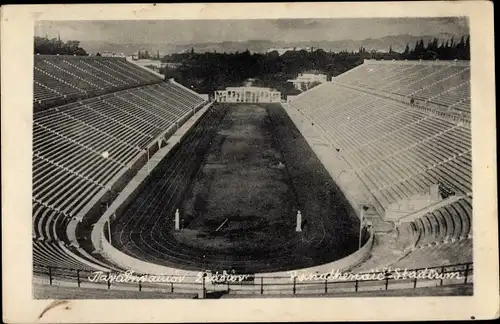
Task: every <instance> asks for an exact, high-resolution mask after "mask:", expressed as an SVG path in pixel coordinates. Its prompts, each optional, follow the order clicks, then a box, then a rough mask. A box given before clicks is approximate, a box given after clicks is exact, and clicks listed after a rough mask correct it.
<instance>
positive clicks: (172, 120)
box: [32, 57, 205, 270]
mask: <svg viewBox="0 0 500 324" xmlns="http://www.w3.org/2000/svg"><path fill="white" fill-rule="evenodd" d="M37 60H44V61H45V63H44V65H41V66H43V68H46V67H47V66H49V65H51V64H54V62H58V63H57V66H58V67H57V68H56V67H54V69H58V68H59V67H64V68H65V69H66V68H67V71H68V73H75V74H77V75H78V74H81V73H84V72H82V70H78V69H77V68H76V66H84V65H86V64H88V65H89V66H90V65H92V66H94V67H96V68H98V70H101V72H104V71H107V72H106V73H108V72H109V75H105V74H102V75H99V78H97V73H96V78H95V79H92V78H85V80H87V81H89V82H87V83H86V85H83V84H81V85H79V81H78V82H77V81H75V82H72V83H68V84H65V83H62V82H61V84H63V86H61V87H59V88H57V89H58V91H59V90H60V91H61V93H62V92H65V91H66V90H67V91H66V92H65V93H70V92H71V90H72V89H75V90H77V88H78V89H81V90H83V89H91V88H92V87H93V86H94V85H99V86H103V87H104V86H107V85H105V83H106V84H107V83H109V84H116V85H117V84H118V82H119V80H121V81H125V75H127V76H130V78H129V79H128V80H127V82H128V81H130V83H128V85H127V86H129V87H130V86H135V85H138V84H140V83H141V82H146V80H148V79H147V77H146V76H145V74H146V73H147V72H143V71H141V70H138V71H140V73H139V72H137V71H136V69H129V65H130V64H129V63H126V62H125V61H121V60H109V61H107V60H101V59H99V58H97V59H96V60H95V61H93V62H92V59H89V58H82V59H81V60H77V59H73V58H70V59H69V60H68V61H65V58H64V57H59V58H55V59H47V58H46V57H40V58H37ZM63 62H64V63H63ZM119 67H120V69H121V68H122V67H123V70H120V71H118V70H119ZM113 69H115V72H116V73H115V74H112V73H111V70H113ZM126 69H128V71H129V72H127V74H125V72H124V71H125V70H126ZM35 70H36V69H35ZM60 72H61V73H59V74H58V76H60V77H62V76H63V73H66V72H63V71H62V70H61V71H60ZM120 73H122V76H123V78H120V77H119V76H118V74H120ZM38 75H39V74H35V84H37V83H38V82H39V83H40V84H44V85H48V84H49V83H48V82H46V80H45V78H42V79H38V78H37V76H38ZM132 75H136V77H137V78H136V79H133V77H132ZM81 76H82V78H83V77H84V75H83V74H81ZM139 76H140V78H139ZM152 80H154V78H150V79H149V80H148V82H149V81H152ZM81 82H84V81H81ZM91 83H92V84H94V85H92V86H90V84H91ZM55 84H56V82H54V83H53V85H55ZM69 84H71V86H70V85H69ZM123 85H126V83H125V82H123ZM87 86H88V87H87ZM110 87H111V85H110ZM109 89H111V88H109ZM109 89H108V90H109ZM77 91H79V90H77ZM204 103H205V100H204V99H203V98H201V97H200V96H198V95H196V94H195V93H193V92H192V91H190V90H188V89H186V88H184V87H182V86H181V85H179V84H176V83H175V82H161V83H157V84H151V85H145V86H139V87H133V88H130V89H127V90H122V91H118V92H113V93H108V94H104V95H101V96H98V97H93V98H88V99H84V100H80V101H77V102H73V103H69V104H66V105H63V106H57V107H53V108H48V109H45V110H42V111H39V112H35V113H34V118H33V119H34V120H33V217H32V220H33V245H34V249H33V258H34V262H35V263H36V264H40V265H44V266H53V267H62V268H72V269H82V270H84V269H88V270H91V269H96V268H97V269H99V267H101V268H105V269H109V268H110V266H109V265H108V264H106V263H104V262H101V261H99V260H96V259H94V258H92V257H91V256H89V255H88V254H87V253H85V252H84V251H83V250H82V249H80V248H78V247H75V246H73V245H72V244H71V243H72V242H70V241H69V239H68V236H67V234H66V227H67V225H68V223H69V222H70V220H71V219H73V218H75V217H76V218H82V217H83V216H84V215H86V213H87V212H88V211H89V208H91V207H92V205H93V204H94V205H95V200H96V197H97V198H98V197H99V195H100V194H101V193H103V192H110V191H111V189H112V187H113V185H114V183H116V181H117V179H119V178H120V176H121V175H122V174H123V173H124V172H125V171H130V170H131V169H132V168H133V163H134V161H137V159H139V158H142V159H143V160H144V161H145V160H146V159H147V158H146V157H145V156H146V154H147V152H146V150H148V151H149V149H150V146H151V145H152V143H156V141H157V140H158V138H161V139H163V138H166V137H167V136H168V135H169V134H165V131H166V130H168V129H175V128H176V127H178V125H179V123H181V122H183V121H184V120H185V119H186V116H187V115H188V114H189V113H190V112H192V111H193V109H195V108H198V107H199V106H201V105H202V104H204ZM162 136H164V137H162ZM92 265H96V266H95V267H93V266H92ZM111 268H112V267H111Z"/></svg>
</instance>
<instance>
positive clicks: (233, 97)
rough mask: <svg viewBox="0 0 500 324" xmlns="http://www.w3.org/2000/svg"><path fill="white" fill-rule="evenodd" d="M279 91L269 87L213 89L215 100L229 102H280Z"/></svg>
mask: <svg viewBox="0 0 500 324" xmlns="http://www.w3.org/2000/svg"><path fill="white" fill-rule="evenodd" d="M280 100H281V93H280V92H279V91H276V90H273V89H270V88H260V87H228V88H226V90H217V91H215V101H217V102H230V103H238V102H244V103H272V102H280Z"/></svg>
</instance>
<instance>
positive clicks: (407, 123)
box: [32, 55, 473, 298]
mask: <svg viewBox="0 0 500 324" xmlns="http://www.w3.org/2000/svg"><path fill="white" fill-rule="evenodd" d="M33 86H34V88H33V93H34V96H33V108H34V113H33V117H34V118H33V195H32V206H33V214H32V226H33V263H34V266H33V272H34V290H33V291H34V295H35V297H36V298H53V297H54V296H63V297H61V298H96V297H95V296H102V298H116V297H117V296H125V297H123V298H159V296H163V297H161V298H198V297H199V296H201V297H204V298H205V297H206V298H219V297H221V296H223V295H224V296H226V297H228V296H229V297H231V296H238V297H242V296H252V297H257V296H260V295H268V296H270V295H279V296H283V295H285V296H286V295H295V294H297V295H299V294H300V295H303V296H306V295H310V296H325V295H328V296H356V295H358V296H365V295H366V294H369V295H370V296H377V295H381V296H382V295H391V292H392V295H398V294H400V295H402V294H403V293H402V292H404V295H405V296H407V295H411V294H414V295H426V294H431V295H440V294H450V295H453V294H471V293H472V289H471V287H472V286H471V285H472V273H473V263H472V198H473V197H472V161H471V128H470V120H471V109H470V66H469V63H468V62H464V61H375V60H365V61H364V63H363V64H361V65H359V66H357V67H355V68H353V69H351V70H349V71H347V72H345V73H342V74H340V75H338V76H336V77H334V78H332V80H331V81H329V82H325V83H322V84H320V85H318V86H316V87H314V88H312V89H310V90H308V91H305V92H303V93H301V94H300V95H298V96H296V97H294V98H292V99H291V100H289V101H288V102H286V103H285V102H282V103H272V104H255V103H248V102H245V103H234V104H222V103H214V102H208V101H207V100H205V99H204V98H205V97H204V96H201V95H199V94H197V93H195V92H194V91H192V90H191V89H189V88H187V87H184V86H183V85H181V84H179V83H177V82H175V81H174V80H162V79H161V78H159V77H158V76H157V75H155V74H153V73H150V72H148V71H147V69H144V68H143V67H141V66H138V65H135V64H134V63H133V62H130V61H127V60H125V59H123V58H115V57H95V56H65V55H34V79H33ZM238 107H240V108H238ZM223 127H226V128H223ZM259 127H261V128H259ZM256 129H257V130H258V131H259V132H260V133H258V134H257V135H258V136H257V135H255V134H256V133H255V132H256ZM262 129H263V130H262ZM231 131H234V132H238V134H239V136H240V137H238V138H236V137H234V136H233V135H231V134H232V133H231ZM221 132H222V133H223V135H221V136H222V139H221V137H220V136H219V135H217V134H220V133H221ZM252 132H254V133H252ZM262 134H264V135H262ZM270 134H272V135H270ZM217 136H219V137H217ZM245 136H246V137H247V138H243V139H242V138H241V137H245ZM266 136H267V137H268V139H266V138H265V137H266ZM217 141H220V143H221V142H224V141H225V142H224V143H229V144H227V145H233V144H234V143H236V144H234V145H243V146H238V148H237V149H234V151H230V152H229V153H228V152H227V151H224V150H218V151H217V150H215V149H213V145H215V144H213V143H219V142H217ZM241 141H244V143H243V144H241ZM245 141H246V142H245ZM266 141H267V142H266ZM220 143H219V144H220ZM217 145H218V144H217ZM220 145H222V144H220ZM221 147H222V146H221ZM241 147H245V149H241ZM225 148H227V147H225ZM244 150H246V151H244ZM259 150H262V152H263V153H262V152H260V151H259ZM261 153H262V154H261ZM259 154H261V155H259ZM257 155H258V156H257ZM256 156H257V157H256ZM253 158H255V160H251V159H253ZM241 161H243V162H241ZM248 161H254V162H252V163H253V164H251V163H250V162H248ZM255 161H257V162H255ZM262 161H264V162H262ZM268 161H272V162H273V163H274V164H272V167H269V168H267V169H266V170H267V171H266V172H267V173H263V174H264V175H262V174H261V173H259V172H262V171H261V169H263V168H262V166H261V165H259V164H263V163H271V162H268ZM238 163H240V164H238ZM244 163H247V164H246V165H245V164H244ZM224 167H225V168H228V169H227V170H229V171H227V170H226V171H224V170H223V171H220V172H221V173H217V172H219V171H217V170H219V169H220V168H224ZM245 167H247V168H248V170H250V171H248V172H249V174H246V173H245V171H239V170H240V168H245ZM307 167H309V168H312V169H314V170H319V171H314V172H313V171H310V173H307V172H308V171H306V170H307ZM230 168H232V169H230ZM259 168H260V169H259ZM268 169H269V170H268ZM199 170H202V171H199ZM231 170H233V171H231ZM234 170H237V171H234ZM242 170H243V169H242ZM200 172H201V173H200ZM224 172H226V173H224ZM230 172H237V173H238V175H239V176H240V178H237V179H240V181H239V182H238V183H235V182H234V181H233V182H231V186H229V188H230V189H231V190H233V191H221V190H222V189H224V188H223V187H224V186H226V187H227V186H228V185H227V183H226V184H224V183H220V182H203V181H208V180H204V179H205V178H203V177H206V178H209V177H212V178H214V177H216V176H217V175H219V176H221V177H222V176H223V175H224V174H227V173H230ZM241 179H245V180H241ZM255 179H257V180H255ZM210 181H212V180H210ZM257 181H261V182H259V183H257ZM266 181H267V182H266ZM270 181H279V183H280V187H272V186H271V184H272V183H271V182H270ZM204 183H210V184H212V183H213V185H212V186H209V189H210V190H208V189H207V190H205V189H203V188H202V189H200V188H201V187H202V184H204ZM281 183H284V185H283V184H281ZM245 186H247V187H252V190H257V192H259V193H260V192H265V191H264V190H267V191H268V192H269V190H275V191H273V192H275V193H276V195H273V194H269V195H264V194H263V195H262V196H266V197H261V196H259V199H260V200H259V201H257V202H256V201H255V200H254V198H253V197H249V198H245V197H243V195H244V194H246V191H245V190H244V189H242V188H241V187H245ZM261 187H262V188H261ZM221 188H222V189H221ZM255 188H257V189H255ZM276 188H279V189H276ZM226 189H227V188H226ZM218 190H219V191H218ZM227 190H229V189H227ZM258 190H262V191H258ZM280 190H281V191H280ZM208 191H210V192H212V193H211V194H212V196H210V193H208ZM213 192H219V193H225V195H223V194H220V195H221V196H220V197H216V198H213V197H215V196H214V194H213ZM190 193H191V195H192V196H190ZM203 195H204V196H203ZM238 195H240V196H241V197H240V196H238ZM202 196H203V197H212V199H215V200H214V201H226V202H230V203H231V204H233V203H234V205H235V206H233V205H231V208H233V209H234V210H237V216H234V217H233V218H231V216H226V215H228V213H229V211H227V210H222V209H223V207H218V206H214V203H213V204H212V205H211V204H210V202H203V203H201V202H200V201H201V198H199V197H202ZM290 197H292V198H290ZM332 197H333V198H332ZM207 199H208V198H207ZM217 199H219V200H217ZM245 199H248V201H245ZM280 199H281V200H280ZM273 200H274V201H273ZM344 200H345V201H346V202H345V203H344ZM262 201H264V202H262ZM276 201H277V202H276ZM290 201H291V202H290ZM261 203H262V204H263V205H264V206H266V207H265V209H261V210H260V213H261V214H262V215H260V216H259V215H251V216H248V215H245V214H244V213H245V208H251V207H252V205H258V204H261ZM281 203H282V204H283V205H286V204H288V205H286V207H283V208H282V209H279V208H281V207H276V206H278V205H279V204H281ZM190 204H192V205H190ZM200 204H201V205H202V207H199V208H198V207H189V206H200ZM228 204H229V203H228ZM238 204H239V205H238ZM247 205H248V206H247ZM179 208H180V209H181V214H182V215H183V216H182V221H183V222H185V223H182V224H179V216H178V215H179ZM190 208H191V209H190ZM200 210H203V211H204V212H205V213H206V215H207V216H206V217H207V220H206V222H203V221H200V220H199V219H200V217H199V215H198V214H197V213H200ZM214 210H215V211H216V212H218V213H221V214H223V215H224V217H222V218H216V217H214V218H210V217H212V216H209V214H210V212H211V211H214ZM297 211H299V213H297ZM300 211H302V214H304V218H305V219H306V220H307V221H306V222H299V221H297V224H295V220H296V219H295V215H296V214H299V215H300ZM190 213H191V214H190ZM240 213H241V214H240ZM280 213H283V214H285V213H288V214H289V215H291V217H290V218H291V219H292V220H284V216H283V215H282V214H280ZM278 214H280V215H279V217H278V216H277V215H278ZM165 215H167V216H165ZM210 215H211V214H210ZM263 215H264V216H263ZM311 215H316V216H311ZM259 217H260V218H266V217H267V218H268V219H267V220H265V223H255V222H256V221H255V220H253V219H254V218H259ZM314 217H316V218H314ZM230 218H231V220H229V219H230ZM235 219H236V220H237V221H235ZM297 219H301V218H299V216H297ZM238 221H239V222H240V223H238ZM252 222H253V223H252ZM261 222H262V221H261ZM162 223H168V224H169V225H168V226H167V227H166V228H165V227H162V225H161V224H162ZM236 223H238V224H243V225H235V224H236ZM262 224H266V225H262ZM280 224H281V225H280ZM283 224H285V225H286V226H288V227H289V228H291V229H292V230H291V231H289V232H287V231H286V230H283V233H282V232H280V235H281V236H280V235H276V237H274V236H275V235H274V233H275V232H272V231H281V229H280V228H282V227H284V226H285V225H283ZM296 225H297V226H296ZM238 226H242V227H238ZM245 226H246V227H245ZM183 228H186V230H183V231H181V230H182V229H183ZM194 228H209V231H210V233H212V234H210V235H211V236H210V235H209V236H208V238H207V237H205V236H203V235H200V234H198V235H196V233H199V232H196V231H195V230H194ZM262 228H267V229H270V230H269V231H267V230H266V229H262ZM296 228H297V230H295V229H296ZM221 229H222V230H221ZM226 229H227V231H226V232H225V234H224V235H233V236H230V237H231V238H233V239H234V241H233V243H232V244H229V243H227V242H226V241H223V240H222V239H221V238H220V237H219V236H218V235H219V234H218V233H219V232H224V231H225V230H226ZM247 229H249V230H248V232H247ZM252 231H254V232H252ZM258 231H262V232H263V233H265V235H267V236H265V235H264V234H263V235H264V236H256V235H257V234H252V233H258ZM234 233H236V234H234ZM241 233H244V234H241ZM221 235H222V234H221ZM252 240H254V241H255V242H256V243H255V245H250V244H249V243H248V242H249V241H250V242H251V241H252ZM259 240H261V241H262V242H261V241H259ZM224 242H226V243H224ZM237 243H238V244H241V245H239V246H238V245H237ZM203 244H212V245H210V246H209V247H208V249H206V248H205V249H204V248H202V245H203ZM259 244H260V245H259ZM256 246H258V247H259V248H260V249H261V250H258V249H257V248H256ZM264 247H265V248H264ZM254 248H255V250H252V249H254ZM323 250H328V251H331V252H330V253H329V254H328V255H326V254H325V255H320V253H319V252H318V251H320V252H321V251H323ZM208 251H211V252H208ZM228 251H229V252H228ZM231 251H233V252H234V251H236V252H234V253H233V254H231ZM259 251H260V252H259ZM262 251H265V252H262ZM239 253H241V254H239ZM395 268H406V269H411V270H412V271H420V270H422V269H431V270H432V271H434V272H435V273H436V274H438V276H436V277H435V278H424V279H418V282H417V279H416V277H409V278H406V279H405V280H399V279H398V278H396V277H395V273H394V272H393V269H395ZM223 269H224V270H227V271H228V273H226V272H224V276H225V277H224V278H218V279H213V277H210V276H211V275H210V274H208V275H207V272H206V270H212V271H213V272H214V271H222V270H223ZM327 269H328V270H327ZM330 269H339V270H342V271H349V272H350V273H352V274H360V275H362V274H368V273H371V274H372V275H373V273H374V272H373V271H372V270H373V269H378V270H377V272H375V273H378V274H381V275H382V276H383V280H372V279H366V278H363V277H352V278H351V279H349V280H344V281H338V280H336V279H334V278H332V277H328V276H326V277H321V278H322V280H319V281H301V280H300V275H297V277H293V278H292V279H293V280H290V271H292V272H293V271H296V272H297V273H298V274H299V273H300V272H301V271H304V272H309V273H316V274H320V273H322V272H328V271H330ZM129 270H133V271H135V273H137V274H141V275H144V274H153V275H158V274H160V273H163V274H165V273H167V274H168V273H175V274H178V275H180V276H182V277H183V281H182V282H181V281H175V280H174V279H172V280H170V281H168V282H161V283H144V282H141V281H138V282H137V281H135V282H133V283H119V282H114V281H113V280H112V279H111V275H112V274H113V273H125V272H126V271H129ZM96 271H100V273H101V274H103V275H104V276H105V277H106V276H107V277H106V279H103V280H101V281H100V282H96V281H95V280H92V279H91V278H92V277H93V276H94V277H95V273H96ZM200 271H202V272H203V273H204V275H203V276H202V277H199V272H200ZM379 271H380V272H379ZM456 273H458V275H455V274H456ZM212 275H213V273H212ZM231 276H232V277H231ZM230 277H231V278H235V279H234V280H232V279H228V278H230ZM200 278H201V281H198V279H200ZM360 278H361V279H360ZM58 288H59V289H58ZM114 290H116V292H115V291H114ZM122 291H123V293H122ZM200 291H201V293H200V294H199V292H200ZM120 298H121V297H120Z"/></svg>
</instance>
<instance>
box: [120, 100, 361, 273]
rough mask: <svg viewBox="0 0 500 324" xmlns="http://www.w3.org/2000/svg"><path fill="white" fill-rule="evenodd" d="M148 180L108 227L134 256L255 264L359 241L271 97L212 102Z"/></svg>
mask: <svg viewBox="0 0 500 324" xmlns="http://www.w3.org/2000/svg"><path fill="white" fill-rule="evenodd" d="M147 181H148V183H147V185H146V186H145V188H144V189H143V190H142V191H141V192H140V193H139V195H138V196H137V198H136V200H135V201H134V202H132V203H131V204H130V206H128V208H127V210H126V212H125V214H124V215H122V216H121V217H120V218H119V219H118V220H117V221H116V223H115V224H114V225H113V229H112V231H113V235H112V236H113V237H114V239H113V244H114V245H115V246H116V247H117V248H119V249H121V250H122V251H124V252H125V253H128V254H130V255H132V256H134V257H136V258H139V259H142V260H146V261H149V262H154V263H158V264H162V265H168V266H172V267H178V268H184V269H191V270H207V269H211V270H212V271H214V270H229V269H234V270H237V271H240V272H247V273H256V272H263V271H267V272H269V271H278V270H281V271H282V270H289V269H296V268H301V267H309V266H313V265H317V264H321V263H325V262H329V261H334V260H337V259H339V258H341V257H344V256H346V255H348V254H350V253H352V252H354V251H355V250H356V248H357V239H358V236H357V235H358V234H357V232H358V220H357V217H356V216H355V214H354V212H353V211H352V210H351V208H350V206H349V205H348V204H347V202H346V199H345V198H344V197H343V196H342V194H341V193H340V190H338V188H337V187H336V186H335V184H334V182H333V180H332V179H331V177H330V176H329V174H328V172H327V171H326V170H325V169H324V167H323V166H322V164H321V162H320V161H319V160H318V158H317V157H316V156H315V154H314V152H313V151H312V149H311V148H310V147H309V146H308V144H307V143H306V141H305V140H304V138H303V137H302V135H301V134H300V132H299V131H298V130H297V129H296V128H295V125H294V124H293V123H292V121H291V120H290V119H289V117H288V115H287V114H286V112H285V111H284V110H283V108H282V107H281V106H280V105H277V104H276V105H274V104H271V105H258V106H257V105H249V104H236V105H215V106H214V107H213V108H211V109H210V110H209V111H208V112H207V114H206V115H205V116H203V118H202V119H201V120H200V122H199V123H198V124H197V125H195V126H194V127H193V129H192V130H191V131H190V133H189V134H188V136H187V137H186V138H185V139H184V141H183V143H182V144H181V145H180V147H178V148H177V150H175V152H174V153H173V154H171V155H169V156H167V157H165V159H164V160H163V161H162V162H161V163H160V165H159V166H158V168H157V170H155V171H154V173H153V174H152V175H151V177H150V178H149V179H148V180H147ZM177 208H179V210H180V214H181V218H182V230H180V231H176V230H174V223H173V220H174V214H175V209H177ZM297 210H300V211H301V213H302V215H303V223H302V224H303V231H302V232H296V231H295V226H296V213H297Z"/></svg>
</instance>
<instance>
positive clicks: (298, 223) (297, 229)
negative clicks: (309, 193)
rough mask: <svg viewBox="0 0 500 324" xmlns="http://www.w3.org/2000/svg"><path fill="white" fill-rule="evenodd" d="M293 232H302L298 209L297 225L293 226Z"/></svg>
mask: <svg viewBox="0 0 500 324" xmlns="http://www.w3.org/2000/svg"><path fill="white" fill-rule="evenodd" d="M295 232H302V214H301V213H300V210H298V211H297V227H295Z"/></svg>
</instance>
